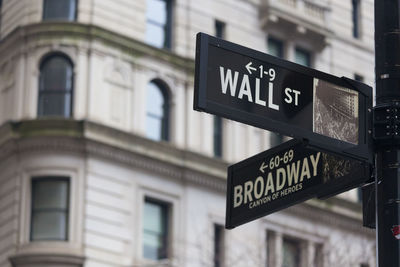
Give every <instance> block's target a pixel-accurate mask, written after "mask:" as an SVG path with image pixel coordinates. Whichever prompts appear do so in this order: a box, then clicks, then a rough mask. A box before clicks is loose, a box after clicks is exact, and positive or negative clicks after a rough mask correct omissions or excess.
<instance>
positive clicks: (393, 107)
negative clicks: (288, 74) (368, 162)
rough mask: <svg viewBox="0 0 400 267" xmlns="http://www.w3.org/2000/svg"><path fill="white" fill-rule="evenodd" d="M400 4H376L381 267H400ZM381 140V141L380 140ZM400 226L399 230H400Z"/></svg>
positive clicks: (383, 0) (396, 0) (398, 0)
mask: <svg viewBox="0 0 400 267" xmlns="http://www.w3.org/2000/svg"><path fill="white" fill-rule="evenodd" d="M399 8H400V0H375V72H376V106H375V107H374V115H373V116H374V137H375V143H374V146H375V151H376V175H375V187H376V208H377V209H376V235H377V236H376V237H377V253H378V255H377V256H378V259H377V262H378V266H379V267H399V266H400V240H399V239H397V238H396V234H399V236H398V238H400V226H399V225H400V139H399V138H400V27H399V26H400V25H399V24H400V19H399ZM377 137H378V138H377ZM398 226H399V227H398Z"/></svg>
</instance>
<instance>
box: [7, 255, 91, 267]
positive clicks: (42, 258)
mask: <svg viewBox="0 0 400 267" xmlns="http://www.w3.org/2000/svg"><path fill="white" fill-rule="evenodd" d="M9 260H10V262H11V265H12V266H13V267H20V266H23V267H37V266H51V267H81V266H83V263H84V261H85V258H84V257H81V256H75V255H67V254H57V255H54V254H39V255H38V254H20V255H14V256H11V257H10V258H9Z"/></svg>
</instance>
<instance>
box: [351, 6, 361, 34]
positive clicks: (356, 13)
mask: <svg viewBox="0 0 400 267" xmlns="http://www.w3.org/2000/svg"><path fill="white" fill-rule="evenodd" d="M352 5H353V10H352V11H353V14H352V19H353V37H354V38H359V37H360V0H352Z"/></svg>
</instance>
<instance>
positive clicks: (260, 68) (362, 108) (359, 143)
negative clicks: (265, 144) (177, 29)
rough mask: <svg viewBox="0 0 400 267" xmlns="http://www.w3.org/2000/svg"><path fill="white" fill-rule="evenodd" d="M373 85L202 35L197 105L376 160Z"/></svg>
mask: <svg viewBox="0 0 400 267" xmlns="http://www.w3.org/2000/svg"><path fill="white" fill-rule="evenodd" d="M371 90H372V89H371V88H370V87H369V86H367V85H364V84H362V83H358V82H356V81H353V80H350V79H347V78H339V77H335V76H332V75H329V74H326V73H323V72H320V71H317V70H314V69H310V68H307V67H304V66H301V65H298V64H295V63H291V62H288V61H285V60H282V59H279V58H276V57H273V56H270V55H268V54H265V53H261V52H258V51H255V50H252V49H249V48H246V47H243V46H240V45H237V44H233V43H230V42H227V41H224V40H221V39H218V38H215V37H212V36H209V35H206V34H204V33H199V34H198V35H197V46H196V74H195V99H194V109H195V110H198V111H205V112H208V113H212V114H215V115H219V116H222V117H225V118H228V119H231V120H235V121H239V122H242V123H245V124H249V125H252V126H256V127H259V128H263V129H266V130H271V131H275V132H279V133H281V134H284V135H287V136H291V137H294V138H297V139H302V140H306V141H307V142H309V145H310V146H312V147H315V148H318V149H319V150H321V151H328V152H334V153H338V154H340V155H346V156H349V157H351V158H354V159H359V160H363V161H368V162H370V163H372V153H370V152H371V146H370V144H371V137H370V134H369V132H370V131H369V130H370V125H369V119H368V118H369V117H370V116H368V114H367V113H368V110H370V107H371V103H372V101H371Z"/></svg>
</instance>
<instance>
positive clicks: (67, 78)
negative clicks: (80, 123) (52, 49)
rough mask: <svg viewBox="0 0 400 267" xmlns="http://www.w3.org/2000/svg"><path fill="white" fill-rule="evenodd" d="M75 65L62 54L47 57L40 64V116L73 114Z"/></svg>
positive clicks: (69, 115)
mask: <svg viewBox="0 0 400 267" xmlns="http://www.w3.org/2000/svg"><path fill="white" fill-rule="evenodd" d="M72 93H73V67H72V63H71V61H70V60H69V59H68V58H67V57H65V56H62V55H53V56H50V57H47V58H46V59H45V60H44V61H43V62H42V64H41V65H40V78H39V101H38V116H39V117H43V116H61V117H71V115H72Z"/></svg>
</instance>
